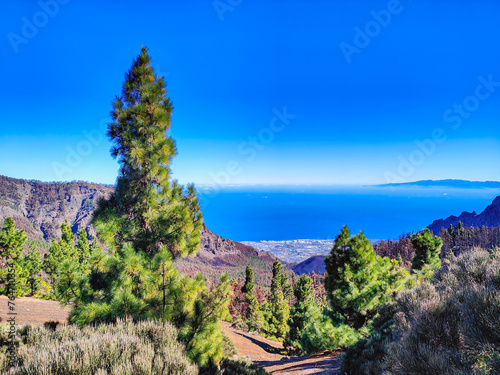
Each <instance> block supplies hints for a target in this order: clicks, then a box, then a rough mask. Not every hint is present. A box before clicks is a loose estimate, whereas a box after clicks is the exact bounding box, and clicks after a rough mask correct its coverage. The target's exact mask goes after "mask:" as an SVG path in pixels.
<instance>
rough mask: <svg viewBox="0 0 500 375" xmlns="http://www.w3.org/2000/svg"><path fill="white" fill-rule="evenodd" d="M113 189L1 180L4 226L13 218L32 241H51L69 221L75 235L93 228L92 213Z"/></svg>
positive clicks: (0, 216) (0, 218) (0, 206)
mask: <svg viewBox="0 0 500 375" xmlns="http://www.w3.org/2000/svg"><path fill="white" fill-rule="evenodd" d="M112 191H113V187H111V186H106V185H100V184H92V183H87V182H57V183H48V182H40V181H34V180H21V179H14V178H10V177H5V176H0V224H2V223H3V220H4V219H5V218H6V217H9V216H11V217H12V218H13V219H14V220H15V221H16V226H17V227H19V228H23V229H24V230H25V231H26V233H27V235H28V238H29V239H31V240H45V241H50V240H51V239H53V238H56V237H58V236H59V235H60V234H61V231H60V229H59V227H60V226H61V224H62V223H63V222H64V220H68V222H69V224H70V225H71V227H72V229H73V232H75V233H76V232H77V231H78V230H80V229H81V228H85V229H86V230H87V232H89V233H90V234H92V235H93V234H95V231H94V230H93V228H92V227H91V225H90V221H91V219H92V212H93V211H94V209H95V207H96V204H97V201H98V200H99V199H100V198H101V197H105V196H107V195H109V194H110V193H111V192H112Z"/></svg>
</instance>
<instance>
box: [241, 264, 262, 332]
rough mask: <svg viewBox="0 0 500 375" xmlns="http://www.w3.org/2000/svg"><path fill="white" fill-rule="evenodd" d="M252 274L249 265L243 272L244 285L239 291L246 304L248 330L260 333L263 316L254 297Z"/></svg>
mask: <svg viewBox="0 0 500 375" xmlns="http://www.w3.org/2000/svg"><path fill="white" fill-rule="evenodd" d="M253 275H254V272H253V270H252V268H251V267H250V265H248V266H247V268H246V271H245V284H243V286H242V287H241V291H242V292H243V295H244V296H245V304H246V311H245V313H246V323H247V325H248V327H249V328H250V329H254V330H256V331H260V330H261V329H262V328H263V325H264V324H263V316H262V312H261V310H260V307H259V303H258V301H257V296H256V295H255V284H254V282H253Z"/></svg>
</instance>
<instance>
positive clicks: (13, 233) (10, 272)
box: [0, 217, 28, 297]
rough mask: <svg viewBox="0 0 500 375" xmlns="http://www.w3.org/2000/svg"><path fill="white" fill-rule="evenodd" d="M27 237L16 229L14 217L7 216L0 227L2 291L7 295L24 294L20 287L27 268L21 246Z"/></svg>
mask: <svg viewBox="0 0 500 375" xmlns="http://www.w3.org/2000/svg"><path fill="white" fill-rule="evenodd" d="M27 239H28V237H27V236H26V233H25V232H24V230H23V229H16V223H15V221H14V219H12V218H11V217H8V218H6V219H5V221H4V225H3V228H1V229H0V258H2V260H3V262H2V263H4V268H2V270H1V273H0V278H1V282H2V283H3V284H4V285H5V289H4V292H5V294H6V295H8V296H9V297H18V296H21V295H23V294H24V292H23V290H22V288H23V286H25V285H26V279H27V276H28V272H27V270H26V269H25V268H24V267H23V259H22V257H21V256H22V252H23V246H24V244H25V242H26V240H27Z"/></svg>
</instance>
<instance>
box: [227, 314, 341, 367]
mask: <svg viewBox="0 0 500 375" xmlns="http://www.w3.org/2000/svg"><path fill="white" fill-rule="evenodd" d="M221 328H222V331H223V332H224V333H225V334H226V336H227V337H228V338H229V339H230V340H231V342H232V343H233V344H234V346H236V349H237V350H238V354H239V356H240V357H243V358H246V359H248V360H250V361H252V362H254V363H256V364H258V365H259V366H262V367H264V368H265V369H266V370H267V371H269V372H270V373H272V374H279V375H299V374H304V375H305V374H324V375H333V374H340V365H341V360H340V358H339V356H337V355H335V354H330V353H325V354H319V355H316V356H310V357H286V356H283V355H280V354H275V353H270V352H268V351H266V350H265V349H266V348H275V349H283V345H282V343H280V342H276V341H271V340H268V339H265V338H263V337H260V336H258V335H255V334H252V333H248V332H243V331H240V330H237V329H234V328H231V324H230V323H227V322H221Z"/></svg>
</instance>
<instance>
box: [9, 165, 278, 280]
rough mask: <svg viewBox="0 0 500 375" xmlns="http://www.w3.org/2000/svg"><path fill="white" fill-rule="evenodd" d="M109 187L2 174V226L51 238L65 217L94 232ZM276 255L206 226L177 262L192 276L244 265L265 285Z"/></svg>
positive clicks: (232, 272) (238, 272)
mask: <svg viewBox="0 0 500 375" xmlns="http://www.w3.org/2000/svg"><path fill="white" fill-rule="evenodd" d="M113 189H114V188H113V187H112V186H106V185H100V184H94V183H88V182H52V183H48V182H40V181H31V180H21V179H15V178H10V177H5V176H1V175H0V226H1V225H2V224H3V221H4V219H5V218H6V217H9V216H10V217H13V218H14V220H15V221H16V225H17V226H18V227H19V228H23V229H24V230H25V231H26V234H27V235H28V238H29V239H30V240H37V241H50V240H52V239H53V238H57V237H59V236H60V235H61V231H60V229H59V227H60V226H61V224H62V223H63V222H64V220H68V222H69V224H70V226H71V227H72V229H73V232H75V233H76V232H77V231H78V230H80V229H81V228H82V227H83V228H85V229H86V230H87V232H88V233H90V234H91V235H95V230H94V229H93V228H92V226H91V224H90V221H91V219H92V213H93V211H94V209H95V208H96V205H97V201H98V200H99V199H100V198H101V197H105V196H108V195H109V194H110V193H112V192H113ZM275 259H276V258H275V256H274V255H272V254H270V253H268V252H265V251H257V250H255V249H254V248H253V247H250V246H246V245H243V244H241V243H238V242H234V241H231V240H228V239H225V238H222V237H221V236H218V235H216V234H215V233H213V232H212V231H210V230H209V229H208V228H207V227H206V226H204V228H203V231H202V233H201V245H200V250H199V251H198V253H197V255H196V256H194V257H190V258H185V259H181V260H179V261H177V262H176V265H177V267H178V269H179V270H180V271H181V272H183V273H187V274H191V275H194V274H195V273H196V272H201V273H202V274H203V275H204V276H218V275H220V274H221V273H223V272H228V274H229V276H230V277H243V276H244V274H245V268H246V266H247V265H248V264H250V265H251V266H252V268H254V271H255V280H256V282H257V283H259V284H261V285H268V284H269V283H270V280H271V270H272V264H273V262H274V260H275Z"/></svg>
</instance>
